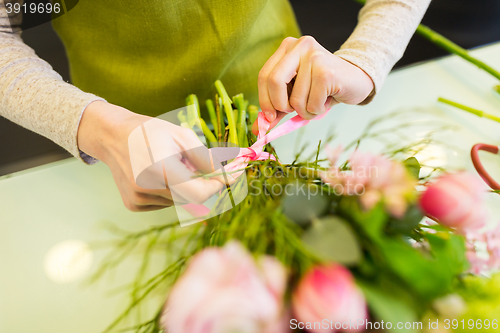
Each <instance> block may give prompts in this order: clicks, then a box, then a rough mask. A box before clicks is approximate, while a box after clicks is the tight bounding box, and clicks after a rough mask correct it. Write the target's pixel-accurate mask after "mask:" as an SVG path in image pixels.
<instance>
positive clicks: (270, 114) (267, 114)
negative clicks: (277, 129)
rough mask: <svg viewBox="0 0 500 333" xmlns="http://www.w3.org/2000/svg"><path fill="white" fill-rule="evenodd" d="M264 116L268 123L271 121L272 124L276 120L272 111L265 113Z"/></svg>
mask: <svg viewBox="0 0 500 333" xmlns="http://www.w3.org/2000/svg"><path fill="white" fill-rule="evenodd" d="M264 115H265V116H266V119H267V121H269V122H270V123H271V122H273V121H274V119H275V118H276V116H275V115H274V112H271V111H264Z"/></svg>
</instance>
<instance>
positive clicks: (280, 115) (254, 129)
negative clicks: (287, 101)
mask: <svg viewBox="0 0 500 333" xmlns="http://www.w3.org/2000/svg"><path fill="white" fill-rule="evenodd" d="M287 114H288V113H285V112H278V113H277V114H276V119H274V120H273V122H272V123H271V124H270V126H269V129H271V128H274V127H275V126H276V125H278V124H279V122H280V121H281V119H283V118H284V117H285V116H286V115H287ZM258 121H259V120H258V119H256V120H255V121H254V123H253V124H252V133H253V134H255V135H259V123H258Z"/></svg>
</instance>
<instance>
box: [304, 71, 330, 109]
mask: <svg viewBox="0 0 500 333" xmlns="http://www.w3.org/2000/svg"><path fill="white" fill-rule="evenodd" d="M311 76H312V77H311V90H310V91H309V99H308V100H307V107H306V110H307V112H309V113H311V114H314V115H320V114H323V113H325V112H326V105H327V103H328V104H330V101H327V99H328V97H329V96H331V95H333V93H334V91H335V89H332V86H333V85H335V83H334V76H333V72H332V71H330V70H328V69H326V68H325V67H324V66H313V67H312V72H311Z"/></svg>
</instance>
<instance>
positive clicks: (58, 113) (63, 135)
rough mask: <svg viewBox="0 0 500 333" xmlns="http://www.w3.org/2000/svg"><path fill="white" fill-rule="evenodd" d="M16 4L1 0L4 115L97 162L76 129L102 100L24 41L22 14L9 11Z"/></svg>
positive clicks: (0, 76) (1, 109)
mask: <svg viewBox="0 0 500 333" xmlns="http://www.w3.org/2000/svg"><path fill="white" fill-rule="evenodd" d="M16 2H17V3H20V4H22V0H0V54H1V56H0V116H3V117H5V118H7V119H9V120H11V121H12V122H14V123H16V124H19V125H21V126H23V127H25V128H27V129H29V130H31V131H34V132H36V133H38V134H41V135H43V136H45V137H47V138H49V139H50V140H52V141H54V142H55V143H57V144H58V145H60V146H62V147H63V148H65V149H66V150H68V151H69V152H70V153H71V154H73V156H75V157H77V158H78V159H80V160H83V161H84V162H86V163H89V164H92V163H95V161H96V160H94V159H93V158H92V157H90V156H88V155H86V154H85V153H83V152H81V151H80V150H79V149H78V144H77V133H78V126H79V124H80V119H81V117H82V115H83V111H84V110H85V108H86V107H87V105H89V104H90V103H92V102H93V101H97V100H103V99H102V98H100V97H97V96H95V95H92V94H88V93H85V92H83V91H81V90H80V89H78V88H76V87H75V86H73V85H71V84H69V83H66V82H64V81H63V80H62V77H61V76H60V75H59V74H58V73H57V72H55V71H54V70H53V69H52V67H51V66H50V65H49V64H48V63H47V62H45V61H44V60H42V59H40V58H39V57H37V55H36V54H35V52H34V51H33V49H31V48H30V47H28V46H27V45H26V44H24V43H23V41H22V39H21V37H20V33H21V29H20V23H21V16H20V14H17V15H15V14H13V13H12V16H10V17H9V15H11V14H8V13H7V7H6V5H7V4H8V3H11V4H14V3H16ZM8 8H10V5H8Z"/></svg>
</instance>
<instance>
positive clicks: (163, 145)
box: [78, 101, 224, 212]
mask: <svg viewBox="0 0 500 333" xmlns="http://www.w3.org/2000/svg"><path fill="white" fill-rule="evenodd" d="M146 122H148V124H153V126H149V125H148V128H149V129H148V136H147V137H148V138H149V141H150V142H148V143H149V145H148V146H150V147H153V145H154V146H156V150H157V151H158V150H159V151H160V154H161V156H163V157H164V158H165V157H168V156H172V157H171V158H169V159H168V163H163V170H162V171H163V172H162V174H157V175H156V177H158V178H161V180H162V181H164V184H168V183H170V184H173V183H176V184H179V183H180V185H179V186H178V185H176V191H175V194H174V198H173V197H172V195H173V194H172V191H171V189H170V188H169V187H168V185H166V186H165V188H157V189H146V188H143V187H140V186H138V185H137V184H136V181H135V177H134V173H133V169H132V164H131V160H130V153H129V136H130V134H131V133H132V131H134V130H135V129H137V128H140V127H141V125H143V124H145V123H146ZM143 128H144V127H143ZM152 140H154V142H152ZM78 147H79V149H80V150H81V151H83V152H84V153H86V154H88V155H90V156H92V157H95V158H97V159H98V160H101V161H102V162H104V163H105V164H106V165H107V166H108V167H109V169H110V170H111V173H112V174H113V178H114V180H115V183H116V185H117V186H118V190H119V191H120V194H121V197H122V199H123V202H124V204H125V207H127V208H128V209H129V210H131V211H135V212H139V211H150V210H156V209H161V208H165V207H169V206H171V205H173V203H174V201H175V203H179V202H183V203H198V204H199V203H203V202H204V201H206V200H207V199H208V198H210V197H211V196H212V195H213V194H215V193H216V192H217V191H219V190H221V189H222V188H223V185H224V183H223V181H222V179H221V178H220V177H219V178H210V179H204V178H202V177H195V176H196V173H195V172H193V170H192V168H189V167H188V166H187V164H186V163H185V161H186V160H189V164H191V165H193V166H194V167H196V169H198V170H200V171H202V172H211V171H213V170H210V169H211V168H210V161H209V160H208V158H207V157H208V156H209V155H208V150H207V149H206V148H205V146H204V145H203V143H202V142H201V141H200V140H199V139H198V137H197V136H196V134H195V133H194V132H193V131H192V130H191V129H187V128H184V127H180V126H176V125H174V124H172V123H169V122H166V121H163V120H159V119H154V118H151V117H147V116H143V115H139V114H136V113H133V112H131V111H129V110H127V109H124V108H121V107H118V106H116V105H113V104H109V103H106V102H103V101H95V102H92V103H91V104H90V105H89V106H88V107H87V108H86V109H85V111H84V113H83V116H82V120H81V122H80V126H79V128H78ZM205 152H207V153H205ZM176 157H178V158H176ZM167 175H168V182H167ZM173 178H177V179H173ZM186 180H189V181H186Z"/></svg>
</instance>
